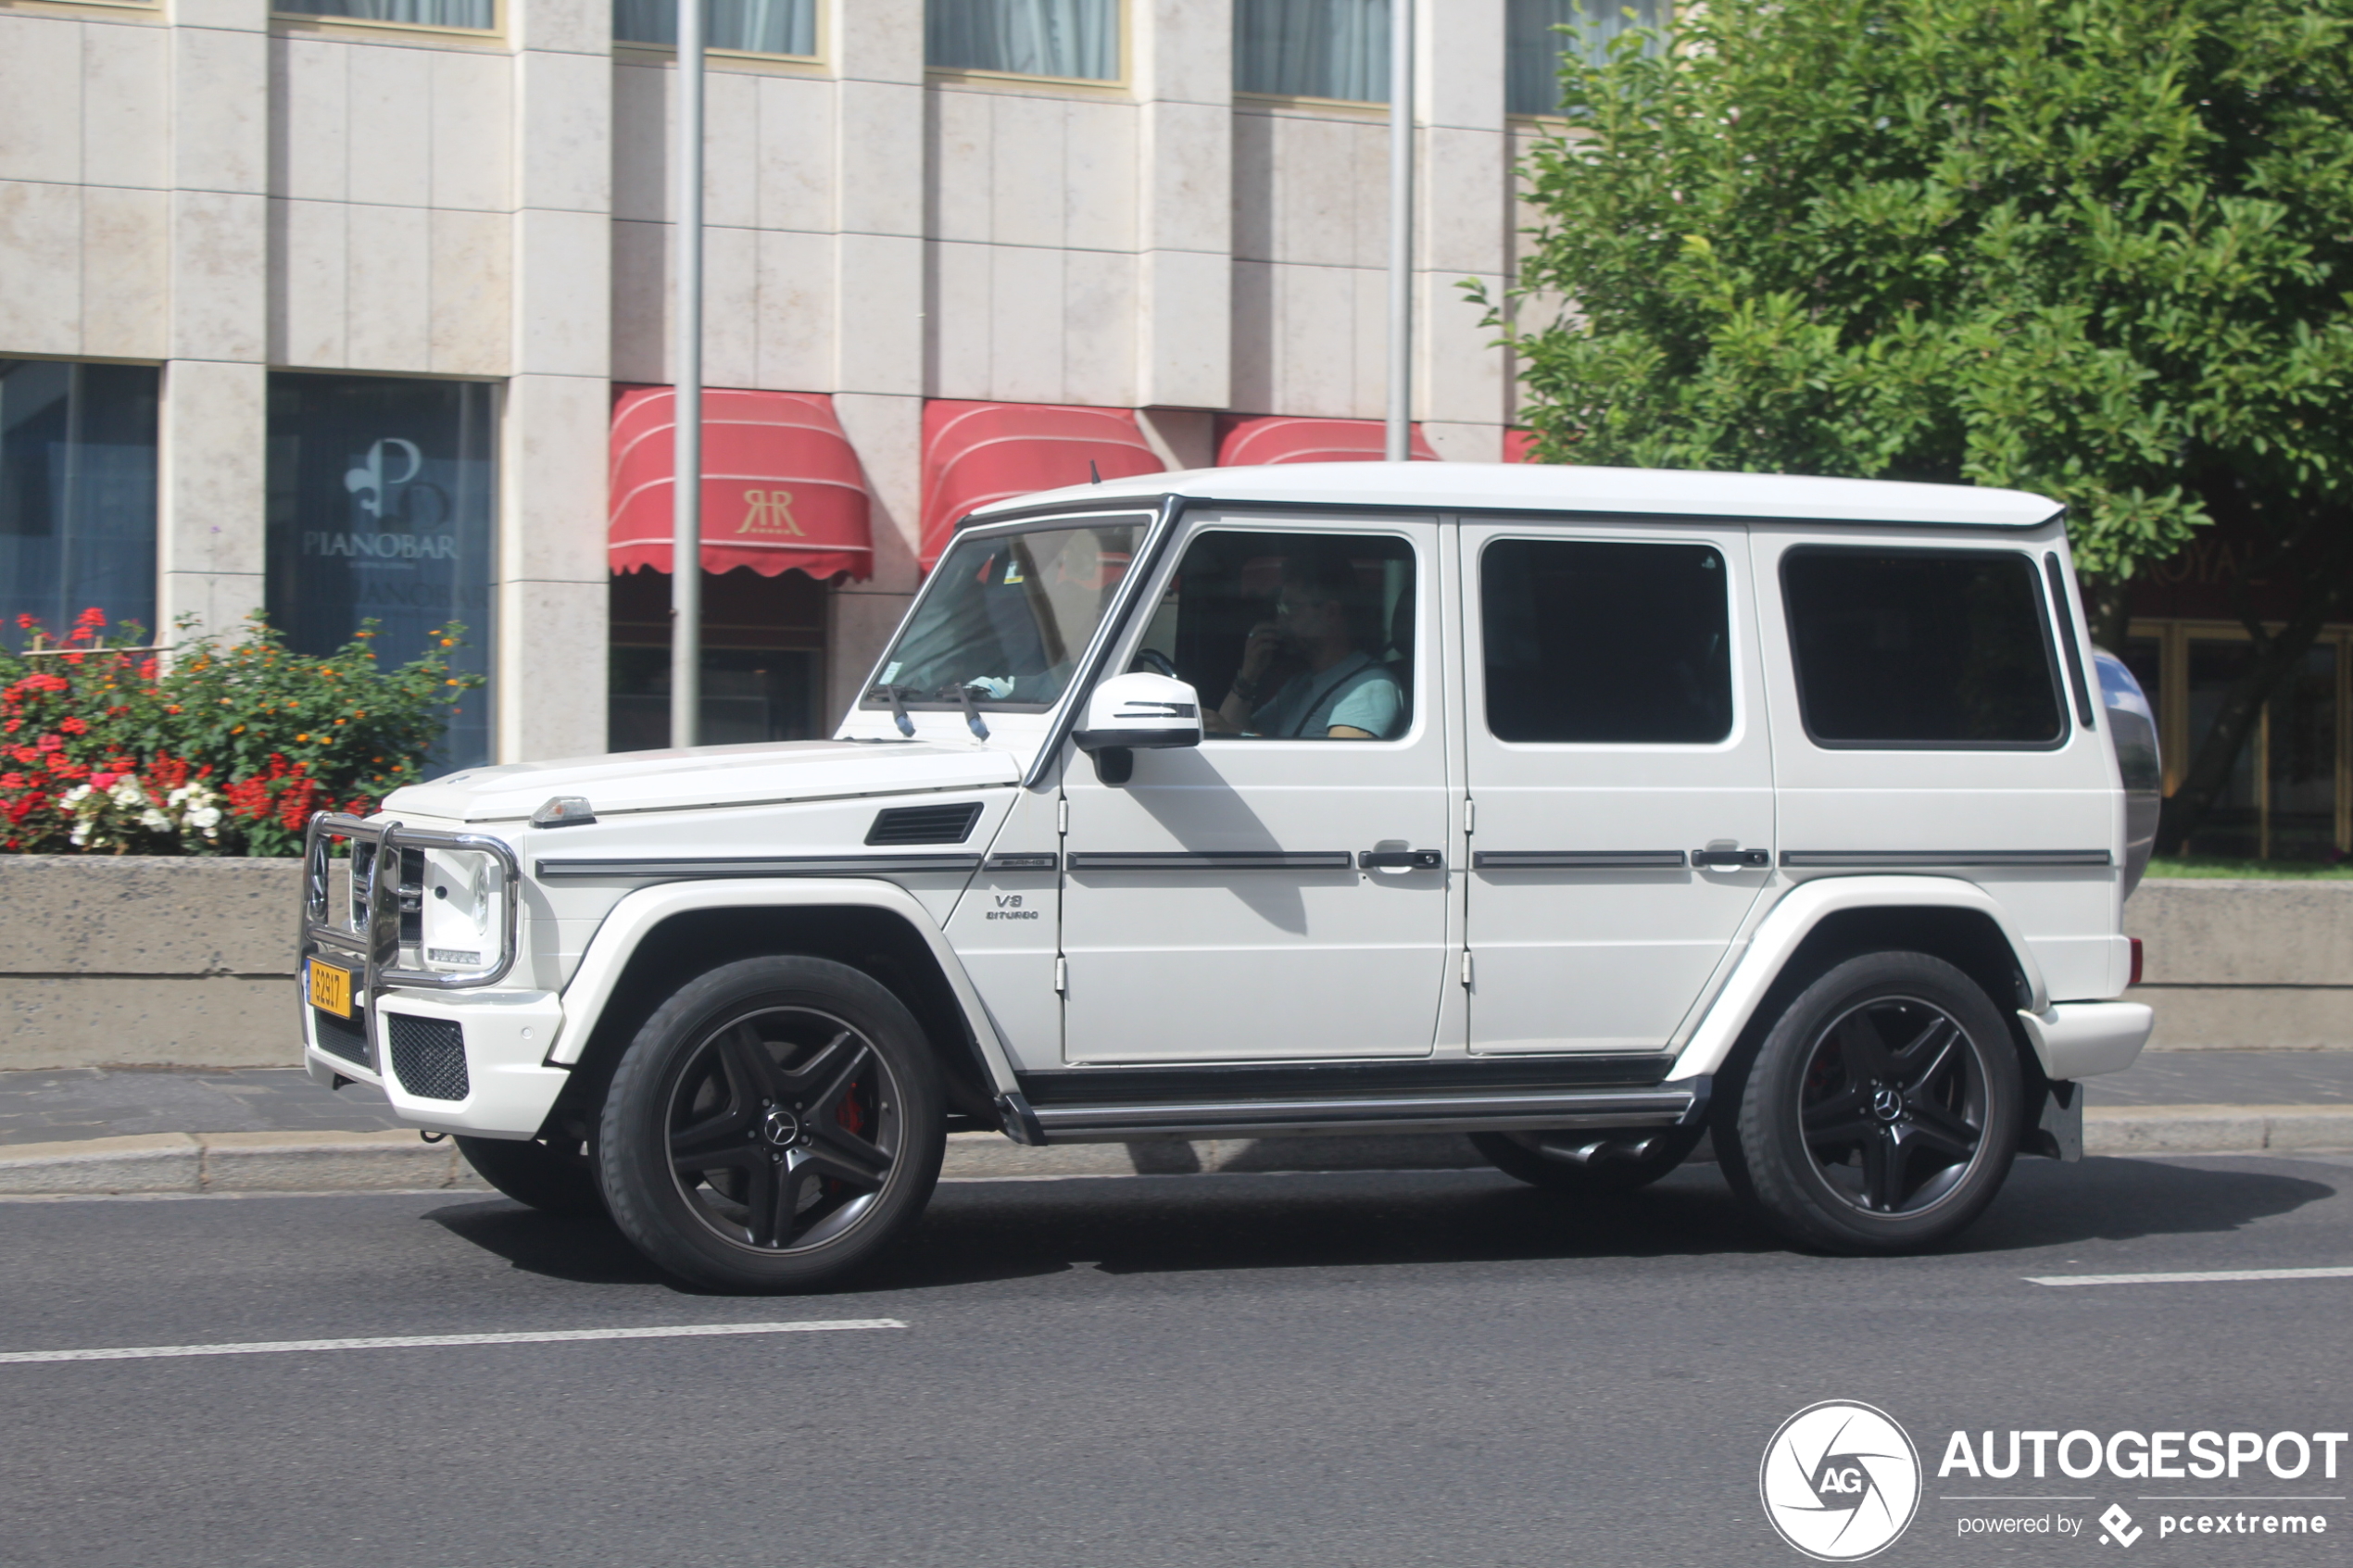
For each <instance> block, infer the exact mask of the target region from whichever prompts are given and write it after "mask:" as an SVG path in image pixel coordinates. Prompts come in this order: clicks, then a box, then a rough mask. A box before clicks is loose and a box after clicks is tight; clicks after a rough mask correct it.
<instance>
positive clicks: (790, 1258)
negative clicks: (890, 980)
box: [601, 958, 945, 1290]
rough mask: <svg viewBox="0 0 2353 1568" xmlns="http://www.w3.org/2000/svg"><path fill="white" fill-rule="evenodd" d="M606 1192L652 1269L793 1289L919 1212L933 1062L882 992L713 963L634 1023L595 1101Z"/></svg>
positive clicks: (870, 984) (832, 968)
mask: <svg viewBox="0 0 2353 1568" xmlns="http://www.w3.org/2000/svg"><path fill="white" fill-rule="evenodd" d="M603 1127H604V1137H603V1139H602V1148H601V1153H602V1158H603V1165H604V1185H605V1192H606V1197H607V1201H608V1202H609V1203H610V1206H611V1208H612V1210H613V1218H614V1220H615V1222H616V1223H619V1224H620V1225H621V1227H622V1229H623V1232H624V1233H626V1234H627V1235H628V1236H629V1237H630V1239H631V1240H632V1241H634V1242H635V1243H636V1244H637V1246H638V1247H639V1248H641V1249H642V1250H644V1251H645V1252H646V1253H647V1254H648V1256H649V1257H651V1258H653V1260H654V1261H656V1262H658V1263H661V1265H662V1266H663V1267H664V1268H667V1269H669V1270H671V1271H672V1272H673V1273H678V1274H680V1275H682V1276H684V1277H686V1278H688V1279H692V1280H695V1281H697V1282H698V1283H700V1284H705V1285H711V1286H719V1287H721V1288H724V1289H740V1290H790V1289H805V1288H808V1287H810V1286H813V1285H817V1284H820V1283H823V1282H824V1281H827V1280H830V1279H832V1278H834V1277H835V1276H837V1275H838V1274H840V1273H845V1272H847V1271H848V1270H849V1269H851V1268H854V1267H856V1266H857V1265H859V1264H860V1263H862V1262H864V1261H867V1260H868V1259H869V1258H871V1257H872V1256H873V1255H874V1254H875V1252H876V1251H877V1250H879V1249H880V1248H883V1247H884V1246H887V1244H888V1243H889V1241H890V1240H891V1239H892V1238H893V1237H894V1236H896V1235H897V1234H898V1233H899V1232H900V1231H901V1230H903V1229H904V1227H905V1226H906V1224H907V1223H910V1222H912V1219H913V1218H914V1217H915V1215H917V1214H919V1213H920V1212H921V1211H922V1208H923V1205H924V1202H925V1200H926V1199H927V1198H929V1196H930V1193H931V1188H932V1185H933V1184H934V1183H935V1182H936V1181H937V1178H938V1174H939V1161H940V1158H941V1154H942V1152H943V1147H944V1142H945V1134H944V1130H943V1123H942V1120H941V1114H940V1110H939V1089H938V1083H937V1067H936V1064H935V1063H934V1062H933V1060H932V1058H931V1055H930V1052H929V1050H928V1047H927V1046H926V1044H925V1040H924V1037H923V1035H922V1031H921V1029H920V1027H919V1026H918V1025H917V1024H916V1022H915V1020H914V1019H913V1017H912V1015H911V1014H909V1013H908V1011H907V1010H906V1008H905V1007H904V1005H903V1004H901V1003H900V1001H899V999H898V998H897V997H893V996H892V995H891V994H890V993H889V992H888V991H887V990H886V989H884V987H883V986H881V985H879V984H877V983H876V982H875V980H873V979H872V978H871V977H869V976H867V975H865V974H863V973H862V972H859V971H857V970H853V969H850V968H849V967H847V966H845V965H841V964H837V963H831V962H828V961H826V960H819V959H804V958H776V959H753V960H745V961H743V962H740V963H735V964H729V965H727V966H725V967H724V968H722V969H719V970H716V971H713V972H711V973H710V974H707V975H704V976H702V977H701V978H700V979H698V980H696V981H694V982H693V983H692V984H690V985H687V986H686V987H685V988H684V989H682V990H681V991H680V992H679V993H678V994H677V995H676V996H674V997H672V998H671V999H670V1001H669V1002H667V1003H665V1004H664V1005H663V1006H662V1008H661V1010H658V1011H657V1012H656V1013H655V1015H654V1016H653V1017H652V1018H651V1019H649V1020H648V1022H647V1023H646V1026H645V1028H644V1029H642V1030H641V1031H640V1032H639V1034H638V1036H637V1039H636V1041H635V1043H634V1044H633V1045H632V1046H631V1047H630V1048H629V1051H628V1054H627V1055H625V1056H624V1057H623V1060H622V1064H621V1067H620V1069H619V1071H617V1072H616V1073H615V1074H614V1077H613V1085H612V1089H611V1092H610V1095H609V1096H608V1098H607V1100H606V1107H605V1114H604V1122H603Z"/></svg>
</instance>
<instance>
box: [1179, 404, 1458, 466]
mask: <svg viewBox="0 0 2353 1568" xmlns="http://www.w3.org/2000/svg"><path fill="white" fill-rule="evenodd" d="M1220 423H1221V425H1222V426H1223V434H1222V435H1221V436H1220V437H1219V440H1218V443H1217V466H1218V467H1219V468H1221V469H1234V468H1243V467H1248V466H1252V465H1255V464H1259V463H1377V462H1379V461H1380V460H1381V454H1382V453H1383V452H1385V451H1387V450H1388V435H1387V427H1385V426H1384V425H1383V424H1382V423H1381V421H1380V420H1315V419H1303V418H1299V417H1296V416H1293V415H1290V414H1262V415H1259V416H1257V417H1255V418H1250V419H1229V420H1221V421H1220ZM1410 450H1411V451H1412V452H1413V455H1414V460H1415V461H1416V462H1423V463H1434V462H1436V461H1438V454H1437V452H1435V451H1433V450H1432V449H1431V447H1430V445H1429V443H1428V441H1426V440H1424V439H1423V438H1422V427H1421V426H1419V425H1416V426H1414V430H1413V443H1412V445H1411V447H1410Z"/></svg>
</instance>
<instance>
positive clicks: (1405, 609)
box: [1129, 529, 1415, 741]
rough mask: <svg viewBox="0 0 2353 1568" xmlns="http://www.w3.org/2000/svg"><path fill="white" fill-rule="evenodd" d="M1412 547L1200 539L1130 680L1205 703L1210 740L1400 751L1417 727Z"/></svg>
mask: <svg viewBox="0 0 2353 1568" xmlns="http://www.w3.org/2000/svg"><path fill="white" fill-rule="evenodd" d="M1414 606H1415V601H1414V549H1413V546H1411V545H1410V544H1408V543H1407V542H1406V541H1404V540H1403V539H1400V538H1397V537H1396V536H1394V535H1392V534H1382V533H1258V532H1254V531H1253V532H1244V531H1242V530H1239V529H1210V530H1207V531H1205V532H1203V533H1200V534H1197V535H1195V537H1194V539H1193V541H1192V543H1191V544H1190V545H1189V546H1187V548H1186V550H1185V557H1184V560H1183V562H1182V564H1181V565H1180V566H1179V567H1178V568H1177V571H1176V578H1175V580H1174V581H1173V582H1172V583H1170V584H1169V588H1168V592H1167V594H1166V595H1165V596H1163V597H1162V599H1161V601H1160V603H1159V605H1158V606H1157V607H1155V608H1154V609H1153V612H1152V614H1151V618H1150V620H1149V621H1147V622H1146V624H1145V628H1144V635H1143V639H1142V641H1141V642H1140V643H1139V645H1138V647H1137V653H1136V657H1135V659H1133V660H1132V661H1131V663H1130V666H1129V668H1131V669H1136V670H1157V671H1160V672H1162V673H1163V674H1173V675H1175V676H1176V677H1177V678H1178V679H1179V680H1182V681H1185V682H1187V683H1188V684H1190V685H1191V686H1192V688H1193V689H1194V690H1195V691H1197V692H1199V693H1200V694H1201V699H1202V726H1203V728H1204V730H1205V731H1206V732H1207V736H1208V738H1209V739H1210V740H1213V741H1214V740H1220V739H1225V740H1252V739H1267V740H1395V739H1397V738H1398V737H1399V736H1401V735H1403V734H1404V733H1405V731H1406V729H1407V728H1408V727H1409V726H1410V725H1411V724H1412V722H1413V693H1414V629H1415V620H1414Z"/></svg>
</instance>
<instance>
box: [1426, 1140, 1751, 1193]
mask: <svg viewBox="0 0 2353 1568" xmlns="http://www.w3.org/2000/svg"><path fill="white" fill-rule="evenodd" d="M1706 1131H1707V1129H1706V1126H1705V1124H1704V1123H1703V1124H1701V1125H1698V1126H1692V1127H1660V1128H1650V1129H1644V1130H1642V1131H1639V1132H1626V1133H1473V1134H1472V1135H1471V1140H1470V1141H1471V1147H1472V1148H1476V1149H1478V1152H1479V1153H1480V1154H1482V1155H1485V1156H1486V1157H1487V1160H1488V1162H1489V1163H1490V1164H1491V1165H1493V1166H1494V1167H1495V1169H1497V1170H1498V1171H1501V1172H1503V1173H1504V1174H1505V1175H1507V1176H1516V1177H1518V1178H1519V1179H1520V1180H1521V1181H1523V1182H1526V1183H1527V1184H1528V1185H1530V1186H1540V1187H1543V1188H1545V1189H1546V1190H1547V1191H1551V1192H1570V1193H1582V1194H1585V1195H1587V1196H1590V1197H1595V1198H1603V1197H1608V1196H1611V1195H1613V1194H1617V1193H1627V1192H1636V1191H1639V1190H1640V1189H1642V1188H1643V1187H1646V1186H1648V1185H1651V1184H1652V1183H1653V1182H1655V1181H1656V1180H1658V1179H1659V1177H1661V1176H1663V1175H1665V1174H1667V1172H1669V1171H1672V1170H1673V1169H1675V1167H1676V1166H1678V1165H1680V1164H1681V1163H1682V1162H1683V1161H1684V1160H1687V1159H1689V1158H1690V1157H1691V1152H1692V1149H1694V1148H1698V1147H1699V1140H1700V1139H1701V1138H1702V1137H1703V1136H1704V1135H1705V1134H1706Z"/></svg>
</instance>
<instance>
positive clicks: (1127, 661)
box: [1063, 520, 1452, 1064]
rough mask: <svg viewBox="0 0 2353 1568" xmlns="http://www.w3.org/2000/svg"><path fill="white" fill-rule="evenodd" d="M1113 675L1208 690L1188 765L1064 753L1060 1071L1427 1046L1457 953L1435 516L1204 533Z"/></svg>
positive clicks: (1175, 754) (1174, 756)
mask: <svg viewBox="0 0 2353 1568" xmlns="http://www.w3.org/2000/svg"><path fill="white" fill-rule="evenodd" d="M1177 546H1178V548H1177V549H1176V550H1173V551H1171V552H1170V558H1171V559H1173V560H1174V561H1175V562H1176V567H1175V569H1174V571H1171V572H1169V573H1168V574H1167V576H1166V577H1165V579H1164V582H1163V583H1160V584H1159V585H1158V586H1157V588H1156V589H1155V594H1156V598H1155V599H1148V600H1146V601H1145V602H1146V603H1147V604H1151V605H1152V606H1153V609H1152V612H1151V614H1150V615H1149V616H1147V617H1146V618H1144V619H1143V620H1142V621H1140V622H1139V624H1138V625H1136V626H1135V627H1133V628H1132V629H1131V630H1130V631H1129V632H1128V633H1126V636H1125V638H1124V640H1123V641H1122V643H1121V644H1120V646H1119V647H1118V649H1117V651H1116V657H1115V661H1114V663H1113V664H1112V665H1111V666H1110V667H1111V668H1113V669H1114V670H1126V669H1131V668H1132V669H1153V670H1160V671H1163V672H1164V673H1165V672H1169V671H1174V672H1175V673H1176V675H1177V676H1178V677H1179V678H1180V679H1182V680H1185V681H1187V682H1189V683H1190V684H1192V685H1193V687H1194V688H1195V689H1196V690H1197V691H1198V692H1199V693H1200V696H1201V699H1202V711H1203V715H1204V722H1205V724H1206V725H1207V726H1208V728H1209V731H1210V733H1209V734H1208V736H1207V737H1206V738H1205V739H1204V740H1203V742H1202V746H1200V748H1199V749H1198V750H1192V749H1185V750H1169V751H1140V752H1138V753H1136V754H1135V770H1134V773H1133V776H1132V777H1131V778H1130V779H1129V780H1128V781H1127V782H1126V784H1117V785H1112V784H1103V783H1102V782H1101V780H1100V779H1099V778H1098V777H1097V774H1096V771H1095V768H1094V765H1093V763H1091V762H1090V761H1089V760H1088V759H1086V758H1084V757H1074V758H1073V759H1072V760H1071V763H1070V767H1069V771H1068V775H1067V784H1066V785H1065V787H1066V789H1067V792H1068V800H1069V809H1070V817H1069V823H1070V826H1069V833H1068V834H1067V836H1066V838H1065V839H1064V841H1063V842H1064V848H1065V851H1066V859H1065V862H1064V865H1065V870H1064V873H1063V877H1064V880H1063V954H1064V958H1065V960H1066V965H1067V969H1066V984H1067V986H1068V989H1067V991H1066V993H1065V997H1064V1002H1063V1057H1064V1059H1065V1060H1067V1061H1070V1062H1072V1063H1074V1064H1075V1063H1091V1062H1124V1061H1139V1062H1140V1061H1168V1062H1181V1061H1250V1060H1302V1059H1312V1058H1332V1057H1412V1056H1424V1055H1427V1054H1428V1053H1429V1051H1430V1048H1431V1043H1432V1040H1433V1038H1434V1035H1435V1033H1436V1029H1437V1021H1438V1008H1439V999H1440V997H1441V992H1442V988H1443V985H1444V983H1445V980H1446V977H1447V973H1448V970H1449V964H1448V957H1449V954H1450V952H1451V950H1452V949H1451V948H1450V947H1449V935H1448V931H1447V878H1448V870H1447V868H1446V866H1445V864H1444V859H1445V857H1444V850H1445V847H1446V845H1447V843H1448V827H1449V822H1450V812H1449V809H1448V805H1449V796H1448V781H1447V767H1446V751H1445V735H1444V726H1443V724H1442V723H1441V714H1440V712H1439V709H1438V693H1439V691H1440V690H1441V686H1440V680H1439V677H1440V670H1439V662H1440V661H1439V659H1438V657H1437V655H1438V649H1439V646H1440V643H1441V637H1440V635H1439V632H1438V626H1439V623H1440V622H1439V615H1438V609H1437V604H1438V594H1439V592H1440V591H1441V585H1442V584H1441V578H1442V576H1444V575H1446V574H1444V573H1442V572H1441V569H1440V563H1439V561H1438V558H1437V548H1438V529H1437V527H1436V525H1435V523H1434V522H1430V521H1409V522H1403V523H1391V522H1386V521H1384V522H1381V523H1379V524H1378V525H1375V524H1361V525H1353V526H1352V525H1346V524H1333V525H1330V526H1327V527H1315V526H1301V525H1299V524H1295V523H1285V524H1284V525H1282V526H1281V527H1279V528H1277V527H1275V526H1273V525H1260V524H1250V523H1242V522H1230V521H1218V520H1209V521H1195V522H1194V523H1193V524H1192V525H1191V526H1190V527H1189V529H1188V531H1187V534H1186V536H1185V537H1183V538H1181V539H1180V540H1178V541H1177Z"/></svg>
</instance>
